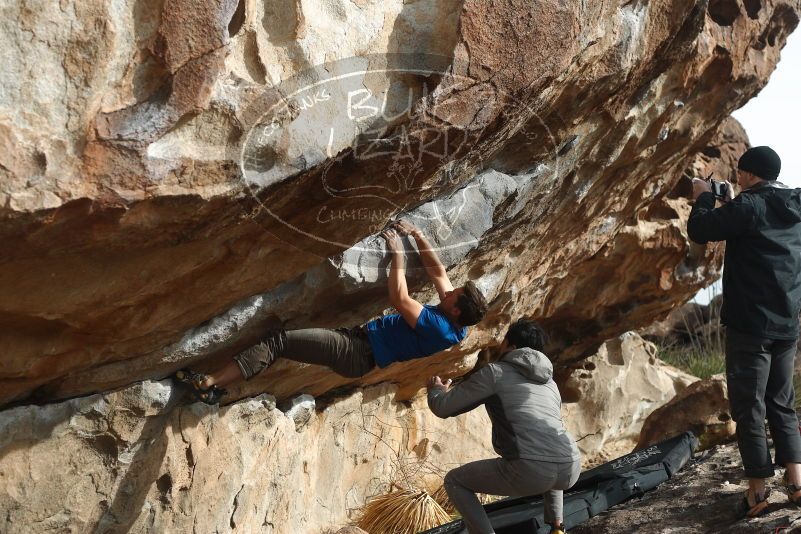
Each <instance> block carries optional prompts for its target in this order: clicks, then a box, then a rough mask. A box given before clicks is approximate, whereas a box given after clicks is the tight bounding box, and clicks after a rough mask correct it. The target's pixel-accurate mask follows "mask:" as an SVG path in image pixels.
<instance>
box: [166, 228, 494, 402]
mask: <svg viewBox="0 0 801 534" xmlns="http://www.w3.org/2000/svg"><path fill="white" fill-rule="evenodd" d="M381 235H382V237H383V238H384V239H385V241H386V244H387V251H388V252H389V254H390V256H391V262H390V270H389V283H388V285H389V303H390V304H391V305H392V306H393V307H394V308H395V309H396V310H397V311H398V313H396V314H393V315H386V316H383V317H379V318H378V319H374V320H372V321H370V322H368V323H367V324H366V325H362V326H357V327H355V328H337V329H327V328H307V329H303V330H273V331H271V332H269V333H268V334H267V335H266V336H264V337H263V338H262V339H261V340H260V342H259V343H258V344H257V345H254V346H252V347H250V348H248V349H246V350H245V351H243V352H241V353H240V354H238V355H237V356H235V357H234V359H233V360H231V361H230V362H228V363H227V364H226V365H225V366H224V367H222V368H221V369H219V370H217V371H215V372H212V373H209V374H204V373H197V372H193V371H191V370H188V369H184V370H181V371H179V372H178V373H176V375H175V377H176V378H177V379H178V380H179V381H181V382H184V383H186V384H188V385H189V386H190V388H191V390H192V392H193V393H194V395H195V397H196V398H197V399H198V400H201V401H203V402H206V403H209V404H216V403H217V402H219V400H220V397H221V396H222V395H224V394H225V389H223V388H224V387H225V386H227V385H230V384H233V383H234V382H237V381H239V380H241V379H242V378H244V379H246V380H248V379H250V378H252V377H253V376H255V375H256V374H258V373H260V372H262V371H263V370H264V369H266V368H267V367H269V366H270V365H272V363H273V362H274V361H275V360H276V359H277V358H288V359H290V360H294V361H298V362H304V363H312V364H317V365H325V366H327V367H329V368H330V369H332V370H333V371H334V372H336V373H338V374H340V375H342V376H345V377H349V378H356V377H360V376H363V375H365V374H367V373H368V372H369V371H371V370H372V369H373V368H375V367H376V366H378V367H386V366H388V365H390V364H391V363H393V362H399V361H406V360H412V359H415V358H423V357H426V356H431V355H432V354H435V353H437V352H440V351H443V350H445V349H447V348H448V347H451V346H453V345H456V344H458V343H459V342H461V341H462V340H463V339H464V338H465V336H466V335H467V328H466V327H467V326H471V325H474V324H477V323H478V322H479V321H480V320H481V319H482V317H483V316H484V313H485V312H486V309H487V305H486V302H485V300H484V297H483V295H482V294H481V292H480V291H479V290H478V288H477V287H476V285H475V284H474V283H473V282H468V283H467V284H466V285H465V286H464V287H460V288H457V289H454V287H453V285H452V284H451V281H450V279H449V278H448V273H447V272H446V271H445V266H444V265H442V262H441V261H440V259H439V257H438V256H437V253H436V252H435V251H434V248H433V247H432V246H431V244H430V243H429V242H428V240H427V239H426V238H425V236H424V235H423V234H422V233H421V232H420V230H418V229H417V228H415V227H414V226H413V225H411V224H409V223H407V222H404V221H398V222H394V223H392V224H391V225H390V227H389V228H388V229H387V230H385V231H384V232H383V233H382V234H381ZM401 236H410V237H411V238H413V239H414V240H415V241H416V243H417V248H418V251H419V253H420V260H421V262H422V264H423V267H424V268H425V271H426V274H427V275H428V277H429V278H430V279H431V281H432V282H433V283H434V287H435V288H436V290H437V294H438V295H439V298H440V303H439V304H437V305H436V306H431V305H423V304H421V303H419V302H418V301H416V300H414V299H413V298H412V297H411V296H409V291H408V289H407V287H406V268H405V257H404V247H403V244H402V243H401Z"/></svg>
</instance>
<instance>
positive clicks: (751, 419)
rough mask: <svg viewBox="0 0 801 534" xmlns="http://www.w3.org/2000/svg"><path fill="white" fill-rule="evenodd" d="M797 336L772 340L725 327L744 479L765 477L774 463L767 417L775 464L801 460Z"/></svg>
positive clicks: (770, 475)
mask: <svg viewBox="0 0 801 534" xmlns="http://www.w3.org/2000/svg"><path fill="white" fill-rule="evenodd" d="M796 343H797V340H776V339H768V338H763V337H760V336H754V335H751V334H746V333H744V332H740V331H737V330H734V329H732V328H728V329H727V332H726V382H727V384H728V388H729V405H730V407H731V415H732V418H733V419H734V421H735V422H736V423H737V444H738V446H739V448H740V456H741V457H742V459H743V467H744V469H745V476H746V477H747V478H769V477H772V476H773V474H774V471H773V462H772V461H771V457H770V450H769V449H768V438H767V435H766V433H765V418H766V417H767V419H768V425H769V426H770V433H771V436H772V437H773V445H774V447H775V449H776V464H778V465H785V464H788V463H801V434H799V429H798V417H797V416H796V413H795V408H794V406H795V392H794V391H793V364H794V360H795V353H796Z"/></svg>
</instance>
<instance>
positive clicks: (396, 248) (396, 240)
mask: <svg viewBox="0 0 801 534" xmlns="http://www.w3.org/2000/svg"><path fill="white" fill-rule="evenodd" d="M381 237H383V238H384V240H385V241H386V242H387V250H388V251H389V253H390V254H394V253H396V252H401V251H402V250H403V244H402V243H401V239H400V236H399V235H398V232H396V231H395V230H393V229H391V228H388V229H386V230H384V231H383V232H381Z"/></svg>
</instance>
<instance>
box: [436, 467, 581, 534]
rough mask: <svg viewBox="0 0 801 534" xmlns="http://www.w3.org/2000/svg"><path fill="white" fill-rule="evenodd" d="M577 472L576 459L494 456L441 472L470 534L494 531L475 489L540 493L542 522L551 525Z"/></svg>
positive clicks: (514, 494)
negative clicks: (508, 458) (557, 461)
mask: <svg viewBox="0 0 801 534" xmlns="http://www.w3.org/2000/svg"><path fill="white" fill-rule="evenodd" d="M580 474H581V462H580V461H579V460H575V461H573V462H565V463H553V462H541V461H537V460H525V459H522V458H521V459H517V460H504V459H503V458H494V459H492V460H479V461H477V462H470V463H469V464H465V465H463V466H461V467H457V468H456V469H454V470H452V471H449V472H448V474H447V475H445V491H447V492H448V497H450V500H451V502H452V503H453V505H454V506H455V507H456V509H457V510H458V511H459V513H460V514H461V515H462V520H463V521H464V524H465V526H466V527H467V531H468V532H469V533H470V534H492V533H494V532H495V531H494V530H493V529H492V524H491V523H490V520H489V517H487V513H486V512H485V511H484V507H483V506H481V502H480V501H479V500H478V497H476V492H478V493H488V494H490V495H503V496H506V497H526V496H529V495H540V494H542V495H543V498H544V501H545V521H546V522H547V523H550V524H553V523H554V521H556V520H559V521H561V520H562V492H563V491H564V490H566V489H568V488H570V486H572V485H573V484H575V483H576V480H578V477H579V475H580Z"/></svg>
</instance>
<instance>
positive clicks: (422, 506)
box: [358, 490, 451, 534]
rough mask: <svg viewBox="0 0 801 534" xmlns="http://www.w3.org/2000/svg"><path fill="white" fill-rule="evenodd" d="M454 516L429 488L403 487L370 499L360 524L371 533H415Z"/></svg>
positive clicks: (360, 526)
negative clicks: (439, 502) (422, 489)
mask: <svg viewBox="0 0 801 534" xmlns="http://www.w3.org/2000/svg"><path fill="white" fill-rule="evenodd" d="M450 520H451V516H450V515H448V513H447V512H446V511H445V510H443V509H442V506H440V505H439V504H437V501H435V500H434V499H433V498H431V496H430V495H429V494H428V492H426V491H410V490H399V491H393V492H392V493H388V494H386V495H380V496H378V497H374V498H373V499H371V500H370V501H368V503H367V504H366V505H365V506H364V510H363V512H362V517H361V518H360V519H359V522H358V526H359V528H362V529H364V530H366V531H367V532H369V533H370V534H415V533H417V532H420V531H421V530H428V529H430V528H434V527H436V526H438V525H441V524H443V523H447V522H449V521H450Z"/></svg>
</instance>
